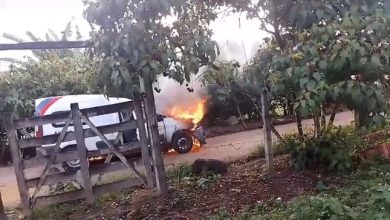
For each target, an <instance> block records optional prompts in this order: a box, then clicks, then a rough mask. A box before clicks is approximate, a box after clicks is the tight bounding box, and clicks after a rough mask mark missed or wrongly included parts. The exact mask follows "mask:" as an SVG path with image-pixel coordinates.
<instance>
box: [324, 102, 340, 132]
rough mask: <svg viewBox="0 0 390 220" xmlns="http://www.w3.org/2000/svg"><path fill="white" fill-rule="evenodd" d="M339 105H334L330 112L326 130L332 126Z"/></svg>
mask: <svg viewBox="0 0 390 220" xmlns="http://www.w3.org/2000/svg"><path fill="white" fill-rule="evenodd" d="M338 107H339V105H338V104H335V105H334V107H333V110H332V114H331V115H330V118H329V122H328V126H327V128H328V129H329V128H330V127H332V126H333V122H334V119H335V118H336V113H337V109H338Z"/></svg>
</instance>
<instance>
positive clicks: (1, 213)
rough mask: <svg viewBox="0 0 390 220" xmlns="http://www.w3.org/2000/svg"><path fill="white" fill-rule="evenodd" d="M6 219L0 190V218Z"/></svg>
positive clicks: (1, 219)
mask: <svg viewBox="0 0 390 220" xmlns="http://www.w3.org/2000/svg"><path fill="white" fill-rule="evenodd" d="M6 219H7V217H6V216H5V211H4V205H3V200H2V199H1V192H0V220H6Z"/></svg>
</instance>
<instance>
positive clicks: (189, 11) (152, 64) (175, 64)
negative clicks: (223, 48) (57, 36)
mask: <svg viewBox="0 0 390 220" xmlns="http://www.w3.org/2000/svg"><path fill="white" fill-rule="evenodd" d="M85 17H86V18H87V20H88V21H89V22H91V23H92V24H94V25H97V26H98V27H99V29H98V30H97V31H96V32H95V33H94V36H93V42H94V47H93V50H92V53H93V54H94V55H95V56H96V57H98V59H100V60H101V62H102V65H101V67H102V69H101V70H102V72H101V75H100V76H99V78H100V79H101V81H102V82H104V90H105V92H106V93H111V94H118V93H120V92H123V91H126V92H127V94H130V93H131V91H132V90H133V89H136V87H137V86H138V85H139V83H138V80H139V76H140V77H143V76H144V75H145V74H150V75H151V76H152V78H153V79H155V78H156V76H157V75H159V74H163V75H164V76H166V77H170V78H173V79H175V80H176V81H178V82H179V83H183V82H184V80H186V81H189V80H190V75H191V74H196V73H198V71H199V67H200V66H202V65H210V64H211V63H212V61H213V60H215V59H216V57H217V55H218V53H219V51H218V46H217V44H216V42H214V41H212V40H211V39H210V36H211V34H212V32H211V30H210V29H209V28H208V25H209V23H210V21H211V20H213V19H214V18H215V15H214V13H213V8H210V7H209V6H208V4H207V2H203V1H197V0H189V1H179V0H152V1H150V0H136V1H133V0H132V1H130V0H109V1H102V0H100V1H96V2H92V1H89V2H87V9H86V11H85Z"/></svg>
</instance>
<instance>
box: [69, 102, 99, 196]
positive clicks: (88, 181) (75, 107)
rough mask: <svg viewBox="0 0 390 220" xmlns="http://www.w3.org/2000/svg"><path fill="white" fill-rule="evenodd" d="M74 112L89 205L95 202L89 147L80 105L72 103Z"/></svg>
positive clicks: (85, 191) (82, 173)
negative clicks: (85, 137) (88, 153)
mask: <svg viewBox="0 0 390 220" xmlns="http://www.w3.org/2000/svg"><path fill="white" fill-rule="evenodd" d="M70 109H71V111H72V119H73V124H74V131H75V132H76V142H77V152H78V153H79V158H80V166H81V167H80V171H81V177H82V179H81V181H82V185H83V187H84V195H85V197H86V199H87V202H88V203H92V202H93V201H94V196H93V191H92V183H91V176H90V174H89V163H88V157H87V147H86V146H85V139H84V131H83V125H82V123H81V118H80V114H79V112H80V109H79V104H78V103H72V104H71V105H70Z"/></svg>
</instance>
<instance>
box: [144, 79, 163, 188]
mask: <svg viewBox="0 0 390 220" xmlns="http://www.w3.org/2000/svg"><path fill="white" fill-rule="evenodd" d="M141 81H142V82H143V87H144V88H143V89H144V91H145V93H146V98H145V99H144V100H145V102H144V105H145V112H146V120H147V123H148V130H149V138H150V146H151V151H152V158H153V161H154V166H153V168H154V174H155V177H156V188H157V191H158V193H159V194H160V195H163V196H166V195H168V184H167V179H166V175H165V166H164V161H163V159H162V156H161V155H162V152H161V146H160V135H159V132H158V125H157V113H156V106H155V102H154V95H153V85H152V78H151V76H150V73H146V74H144V75H143V78H142V79H141Z"/></svg>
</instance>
